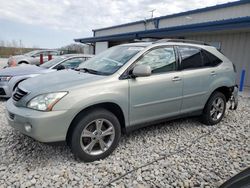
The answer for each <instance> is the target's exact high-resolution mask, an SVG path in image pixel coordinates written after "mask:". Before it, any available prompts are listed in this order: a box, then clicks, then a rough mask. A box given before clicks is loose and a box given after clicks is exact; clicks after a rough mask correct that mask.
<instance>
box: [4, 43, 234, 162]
mask: <svg viewBox="0 0 250 188" xmlns="http://www.w3.org/2000/svg"><path fill="white" fill-rule="evenodd" d="M235 78H236V70H235V68H234V66H233V64H232V62H231V61H230V60H228V59H227V58H226V57H225V56H224V55H223V54H221V53H220V52H219V51H217V49H216V48H214V47H212V46H208V45H204V44H199V43H195V42H193V43H191V42H189V43H187V42H185V41H174V40H172V41H171V40H161V41H158V42H145V43H132V44H123V45H119V46H115V47H112V48H110V49H108V50H106V51H104V52H102V53H100V54H99V55H97V56H94V57H93V58H91V59H89V60H87V61H86V62H84V63H82V64H81V65H80V66H79V67H78V69H77V71H76V70H70V69H67V70H62V71H57V72H51V73H47V74H43V75H40V76H36V77H34V78H30V79H28V80H25V81H23V82H21V83H20V84H19V85H18V86H17V88H16V90H15V92H14V94H13V96H12V98H11V99H10V100H8V101H7V103H6V108H7V118H8V122H9V124H10V125H11V126H12V127H13V128H15V129H17V130H19V131H20V132H22V133H23V134H25V135H28V136H30V137H32V138H34V139H36V140H38V141H41V142H56V141H66V142H67V143H68V145H69V146H70V148H71V150H72V152H73V153H74V154H75V156H77V157H78V158H80V159H82V160H84V161H94V160H98V159H103V158H105V157H107V156H108V155H109V154H111V153H112V151H113V150H114V149H115V148H116V147H117V145H118V143H119V139H120V137H121V134H122V133H124V132H130V131H132V130H134V129H137V128H140V127H144V126H147V125H149V124H152V123H154V122H159V121H166V120H167V119H175V118H180V117H186V116H193V115H196V116H200V117H201V120H202V122H203V123H204V124H206V125H214V124H217V123H219V122H220V121H221V119H222V118H223V117H224V113H225V109H226V103H227V102H228V101H231V102H232V104H233V103H234V104H235V106H234V109H236V107H237V91H238V90H237V85H236V79H235Z"/></svg>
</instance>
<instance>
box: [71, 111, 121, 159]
mask: <svg viewBox="0 0 250 188" xmlns="http://www.w3.org/2000/svg"><path fill="white" fill-rule="evenodd" d="M73 126H74V129H73V131H72V133H71V136H70V140H69V141H70V147H71V150H72V153H73V154H74V155H75V156H76V157H77V158H79V159H80V160H83V161H85V162H92V161H95V160H99V159H103V158H105V157H107V156H108V155H110V154H111V153H112V152H113V151H114V149H115V148H116V147H117V145H118V143H119V140H120V137H121V126H120V123H119V120H118V119H117V117H116V116H115V115H114V114H113V113H111V112H110V111H107V110H105V109H93V110H91V111H88V112H87V113H85V115H84V116H83V117H82V118H79V120H78V121H77V122H75V124H74V125H73ZM98 127H100V129H98ZM83 133H84V134H85V136H83V137H82V134H83ZM106 134H107V135H106Z"/></svg>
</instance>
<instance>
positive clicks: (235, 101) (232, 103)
mask: <svg viewBox="0 0 250 188" xmlns="http://www.w3.org/2000/svg"><path fill="white" fill-rule="evenodd" d="M238 92H239V89H238V85H235V86H234V87H233V91H232V95H231V98H230V100H229V101H230V107H229V109H230V110H236V109H237V107H238V101H239V96H238Z"/></svg>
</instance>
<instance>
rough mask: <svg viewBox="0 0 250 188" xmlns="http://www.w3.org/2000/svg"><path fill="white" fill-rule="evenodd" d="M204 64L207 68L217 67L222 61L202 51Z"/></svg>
mask: <svg viewBox="0 0 250 188" xmlns="http://www.w3.org/2000/svg"><path fill="white" fill-rule="evenodd" d="M202 57H203V64H204V66H205V67H215V66H217V65H219V64H220V63H221V62H222V61H221V60H220V59H219V58H218V57H216V56H215V55H213V54H211V53H209V52H207V51H206V50H202Z"/></svg>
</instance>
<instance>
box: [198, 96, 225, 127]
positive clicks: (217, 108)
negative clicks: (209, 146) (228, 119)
mask: <svg viewBox="0 0 250 188" xmlns="http://www.w3.org/2000/svg"><path fill="white" fill-rule="evenodd" d="M225 110H226V97H225V95H224V94H223V93H221V92H218V91H215V92H214V93H213V94H212V95H211V96H210V98H209V99H208V101H207V103H206V105H205V107H204V110H203V114H202V117H201V121H202V123H204V124H205V125H215V124H217V123H219V122H220V121H221V120H222V118H223V117H224V115H225Z"/></svg>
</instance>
